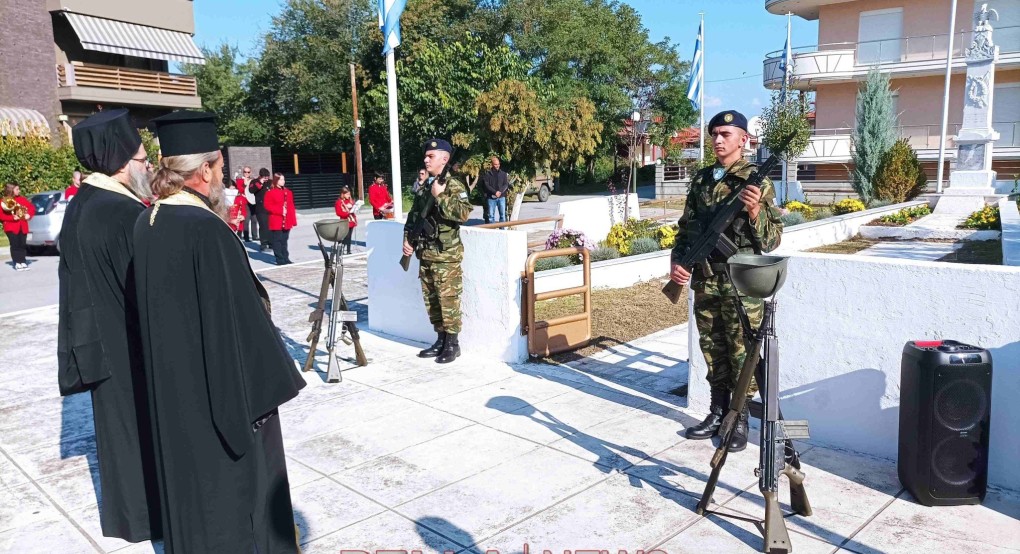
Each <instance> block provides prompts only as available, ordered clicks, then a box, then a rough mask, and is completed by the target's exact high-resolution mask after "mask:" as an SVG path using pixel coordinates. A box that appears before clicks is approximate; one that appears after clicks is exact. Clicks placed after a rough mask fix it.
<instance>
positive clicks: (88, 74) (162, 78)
mask: <svg viewBox="0 0 1020 554" xmlns="http://www.w3.org/2000/svg"><path fill="white" fill-rule="evenodd" d="M57 80H58V82H59V86H62V87H96V88H108V89H115V90H131V91H137V92H154V93H157V94H178V95H182V96H198V84H197V83H196V81H195V78H194V77H189V76H187V75H174V74H171V73H163V72H160V71H147V70H144V69H129V68H126V67H114V66H106V65H89V64H83V63H81V62H71V63H68V64H57Z"/></svg>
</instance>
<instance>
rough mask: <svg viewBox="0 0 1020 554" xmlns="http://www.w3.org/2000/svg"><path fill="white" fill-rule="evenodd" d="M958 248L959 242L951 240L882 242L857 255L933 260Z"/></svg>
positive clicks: (959, 246)
mask: <svg viewBox="0 0 1020 554" xmlns="http://www.w3.org/2000/svg"><path fill="white" fill-rule="evenodd" d="M960 248H961V245H960V244H958V243H952V242H911V241H903V242H882V243H879V244H876V245H874V246H872V247H869V248H865V249H864V250H861V251H860V252H858V253H857V255H858V256H873V257H879V258H899V259H903V260H918V261H929V262H933V261H936V260H938V259H939V258H942V257H943V256H946V255H948V254H952V253H953V252H956V251H957V250H959V249H960Z"/></svg>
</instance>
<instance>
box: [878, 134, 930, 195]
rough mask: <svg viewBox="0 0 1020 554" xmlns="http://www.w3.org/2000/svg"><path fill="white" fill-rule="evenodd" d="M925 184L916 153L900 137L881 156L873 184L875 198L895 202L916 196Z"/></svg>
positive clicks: (926, 180) (924, 177) (925, 179)
mask: <svg viewBox="0 0 1020 554" xmlns="http://www.w3.org/2000/svg"><path fill="white" fill-rule="evenodd" d="M927 184H928V177H927V176H926V175H925V174H924V168H922V167H921V162H920V161H918V159H917V153H915V152H914V149H913V148H911V147H910V144H909V143H908V142H907V139H900V140H897V141H896V142H895V143H893V146H892V148H890V149H889V151H888V152H886V153H885V154H884V155H883V156H882V163H881V164H879V166H878V172H877V173H876V174H875V181H874V185H873V186H874V192H875V198H879V199H882V200H889V201H892V202H893V203H897V202H906V201H907V200H912V199H913V198H915V197H917V195H919V194H921V193H922V192H924V187H925V185H927Z"/></svg>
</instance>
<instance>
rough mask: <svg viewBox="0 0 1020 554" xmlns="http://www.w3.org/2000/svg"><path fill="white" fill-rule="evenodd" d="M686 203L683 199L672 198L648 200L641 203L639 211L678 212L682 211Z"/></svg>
mask: <svg viewBox="0 0 1020 554" xmlns="http://www.w3.org/2000/svg"><path fill="white" fill-rule="evenodd" d="M686 202H687V201H686V200H684V199H683V198H673V199H670V200H648V201H646V202H642V203H641V209H643V210H645V209H659V210H680V211H683V209H684V204H685V203H686Z"/></svg>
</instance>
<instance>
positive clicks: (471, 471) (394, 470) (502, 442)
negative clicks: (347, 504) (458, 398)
mask: <svg viewBox="0 0 1020 554" xmlns="http://www.w3.org/2000/svg"><path fill="white" fill-rule="evenodd" d="M537 448H540V447H539V445H537V444H535V443H533V442H530V441H526V440H524V439H520V438H517V437H514V436H512V435H508V434H506V433H502V432H500V431H496V430H494V429H490V428H488V427H484V426H481V425H473V426H471V427H466V428H464V429H460V430H458V431H454V432H452V433H450V434H447V435H443V436H441V437H437V438H435V439H432V440H430V441H428V442H425V443H422V444H419V445H415V446H412V447H409V448H405V449H403V450H400V451H398V452H394V453H393V454H389V455H386V456H382V457H380V458H376V459H375V460H372V461H370V462H367V463H364V464H361V465H359V466H355V467H352V468H350V469H348V470H346V471H343V472H340V473H338V474H336V475H334V476H333V478H334V479H336V480H337V481H339V482H341V483H343V484H345V485H347V486H349V487H350V488H352V489H354V490H356V491H359V492H361V493H362V494H364V495H365V496H368V497H370V498H372V499H373V500H375V501H377V502H381V503H383V504H385V505H386V506H390V507H392V506H397V505H399V504H403V503H405V502H408V501H410V500H413V499H415V498H417V497H419V496H423V495H425V494H428V493H430V492H432V491H434V490H437V489H439V488H441V487H444V486H446V485H449V484H451V483H454V482H456V481H459V480H461V479H465V478H467V477H470V476H472V475H476V474H478V473H480V472H482V471H484V470H486V469H489V468H491V467H495V466H497V465H499V464H501V463H504V462H506V461H507V460H511V459H514V458H517V457H518V456H521V455H523V454H526V453H528V452H531V451H532V450H535V449H537Z"/></svg>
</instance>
